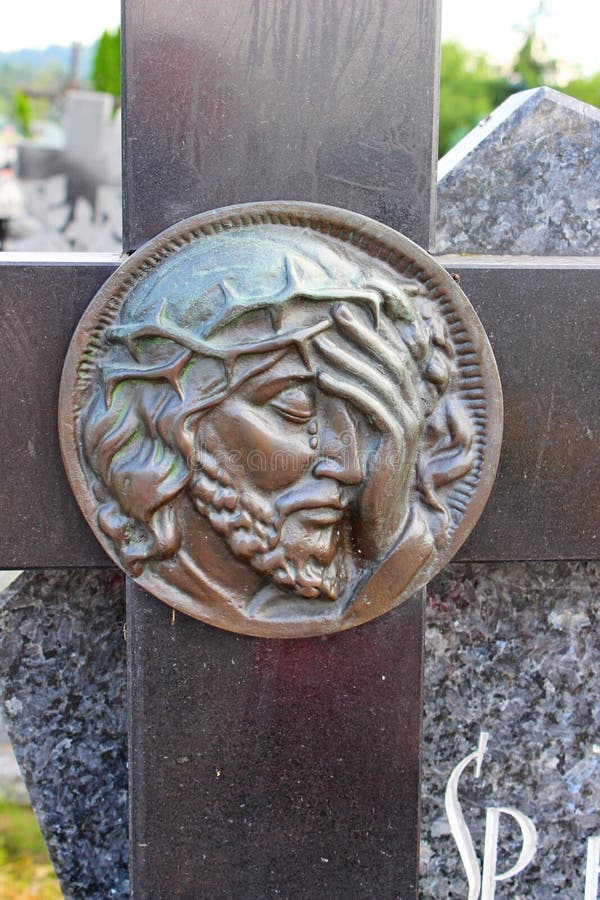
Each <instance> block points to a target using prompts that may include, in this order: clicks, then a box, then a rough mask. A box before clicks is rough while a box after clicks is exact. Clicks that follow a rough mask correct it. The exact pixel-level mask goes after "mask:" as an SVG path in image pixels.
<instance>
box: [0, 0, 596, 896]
mask: <svg viewBox="0 0 600 900" xmlns="http://www.w3.org/2000/svg"><path fill="white" fill-rule="evenodd" d="M437 7H438V4H436V3H435V2H427V3H423V2H419V0H387V2H379V3H371V2H367V0H332V2H328V3H326V2H321V0H317V2H314V3H312V2H311V3H306V2H304V0H295V2H291V3H283V2H280V0H266V2H265V3H250V2H249V0H248V2H246V0H242V2H239V3H233V2H232V3H228V4H222V3H220V2H218V0H205V2H203V3H202V4H197V3H194V2H193V0H171V2H169V3H164V2H161V0H129V2H126V3H125V12H124V19H125V30H124V60H125V77H124V85H125V93H124V121H125V133H124V213H123V215H124V246H125V250H126V252H130V251H132V250H133V249H135V248H136V247H138V246H139V245H140V244H141V243H143V242H144V241H145V240H146V239H147V238H149V237H151V236H152V235H153V234H155V233H156V232H158V231H160V230H161V229H162V228H164V227H166V226H167V225H169V224H171V223H172V222H175V221H176V220H178V219H181V218H183V217H185V216H188V215H191V214H193V213H195V212H197V211H199V210H203V209H209V208H212V207H217V206H224V205H227V204H230V203H238V202H243V201H250V200H255V199H279V198H286V199H304V200H310V201H317V202H321V203H328V204H332V205H336V206H341V207H346V208H348V209H353V210H356V211H358V212H361V213H364V214H366V215H369V216H372V217H373V218H376V219H379V220H381V221H383V222H385V223H387V224H389V225H391V226H393V227H395V228H397V229H398V230H400V231H402V232H404V233H405V234H407V235H408V236H409V237H411V238H413V239H414V240H416V241H417V242H419V243H421V244H422V245H425V246H427V245H428V244H429V240H430V235H431V233H432V226H433V222H434V208H433V202H432V198H433V196H434V179H433V177H432V176H433V169H434V164H435V156H434V148H435V144H436V139H435V138H436V123H437V116H436V109H435V107H436V97H437V87H436V86H437V52H438V46H437V35H438V30H439V29H438V8H437ZM441 261H442V263H443V264H444V265H446V267H447V268H449V269H450V271H452V272H455V273H457V274H458V275H460V277H461V284H462V286H463V287H464V290H465V292H466V293H467V295H468V296H469V298H470V300H471V301H472V303H473V304H474V306H475V308H476V309H477V312H478V314H479V316H480V318H481V319H482V321H483V323H484V325H485V327H486V329H487V331H488V334H489V336H490V338H491V341H492V344H493V346H494V350H495V353H496V357H497V360H498V363H499V367H500V372H501V377H502V379H503V384H504V391H505V403H506V430H505V443H504V451H503V458H502V463H501V469H500V473H499V476H498V481H497V485H496V488H495V490H494V493H493V495H492V498H491V500H490V502H489V504H488V508H487V510H486V513H485V514H484V517H483V519H482V520H481V522H480V524H479V525H478V527H477V529H476V531H475V532H474V534H473V535H472V537H471V539H470V540H469V541H468V543H467V544H466V545H465V547H464V548H463V550H462V551H461V554H460V558H461V559H464V560H501V559H560V558H577V559H582V558H585V557H586V556H593V555H594V552H595V543H594V541H595V535H594V533H593V518H592V512H593V504H591V503H590V496H591V493H590V488H591V487H593V486H590V485H589V483H588V480H587V479H586V471H587V469H588V466H589V465H590V464H591V459H592V454H593V453H594V449H595V445H596V442H595V441H594V440H593V437H594V433H593V432H592V431H591V429H592V428H593V402H594V399H595V398H594V397H593V396H592V394H591V391H590V389H589V380H588V379H589V377H590V373H591V372H592V370H593V359H592V356H591V350H590V348H589V342H588V341H587V340H586V336H587V333H588V330H589V327H590V321H591V314H592V310H591V304H592V301H593V300H594V299H595V296H596V294H597V292H598V268H597V266H595V265H594V263H593V262H590V261H589V260H587V259H586V260H583V259H577V258H573V257H571V258H561V259H548V258H544V259H535V258H518V259H516V258H489V257H477V258H468V257H460V258H441ZM118 262H119V260H118V259H116V258H114V257H107V256H101V255H93V254H85V255H65V256H56V257H54V258H48V257H37V258H36V256H35V255H28V256H27V257H22V256H19V255H18V254H13V255H10V254H3V255H2V256H0V271H1V283H0V296H1V300H2V319H1V323H0V327H1V328H2V332H3V347H4V352H3V354H2V378H1V380H0V390H1V392H2V410H3V417H4V418H3V426H4V427H3V440H2V443H1V449H0V454H1V457H0V459H1V472H2V476H1V477H2V481H3V486H4V503H3V505H2V513H1V515H2V520H1V528H2V531H1V533H2V542H1V543H2V553H1V556H0V567H2V568H34V567H50V566H61V567H88V566H108V565H111V563H110V562H109V560H108V559H107V558H106V557H105V556H104V554H103V552H102V550H101V549H100V548H99V546H98V545H97V544H96V543H95V540H94V538H93V536H92V534H91V532H90V531H89V529H88V528H87V526H86V524H85V523H84V521H83V519H82V517H81V515H80V513H79V511H78V509H77V507H76V505H75V501H74V499H73V498H72V495H71V492H70V490H69V488H68V485H67V483H66V478H65V475H64V472H63V468H62V463H61V460H60V454H59V450H58V440H57V432H56V421H55V420H56V405H57V393H58V384H59V380H60V371H61V366H62V361H63V359H64V355H65V353H66V348H67V344H68V341H69V338H70V336H71V334H72V332H73V329H74V327H75V325H76V323H77V321H78V319H79V317H80V315H81V313H82V312H83V310H84V308H85V307H86V305H87V303H88V302H89V300H90V299H91V297H92V296H93V294H94V293H95V292H96V290H97V289H98V288H99V286H100V285H101V284H102V283H103V281H104V280H105V279H106V278H107V277H108V275H109V274H110V273H111V272H112V271H113V270H114V269H115V267H116V266H117V265H118ZM532 397H533V398H534V401H533V403H532V402H531V398H532ZM525 410H527V414H525ZM590 434H591V435H592V437H590ZM596 436H597V433H596ZM541 447H543V448H544V453H543V459H544V460H548V459H549V460H551V463H550V465H547V463H546V464H545V466H544V470H543V471H539V466H538V467H537V468H536V460H540V459H541V458H542V456H541V455H540V448H541ZM526 472H533V473H534V475H535V477H534V478H529V479H525V478H524V477H523V473H526ZM422 609H423V606H422V597H415V598H413V600H412V601H409V602H408V603H406V604H405V605H404V606H402V607H400V608H398V609H396V610H395V611H394V612H392V613H390V614H388V615H386V616H385V617H383V618H381V619H378V620H376V621H374V622H372V623H370V624H368V625H365V626H363V627H361V628H359V629H355V630H353V631H350V632H346V633H343V634H339V635H337V636H335V637H328V638H323V639H311V640H302V641H268V640H262V639H253V638H246V637H240V636H236V635H232V634H228V633H225V632H221V631H217V630H216V629H212V628H210V627H208V626H205V625H202V624H201V623H199V622H197V621H194V620H191V619H186V618H184V617H183V616H181V615H176V616H173V614H172V611H171V610H170V609H169V608H168V607H166V606H164V605H163V604H161V603H159V602H158V601H156V600H154V599H153V598H152V597H150V596H148V595H146V594H145V593H144V592H143V591H141V590H140V589H139V588H137V587H136V586H135V585H134V584H133V583H130V584H129V586H128V647H129V666H130V668H129V671H130V760H131V805H132V817H131V850H132V853H131V857H132V879H133V890H134V892H135V895H136V896H138V897H140V898H144V900H150V898H171V897H186V898H197V897H240V898H241V897H244V898H246V897H263V896H282V897H314V896H324V897H332V898H333V897H348V896H352V897H354V896H357V897H359V896H360V897H375V896H376V897H382V898H383V897H390V898H392V897H400V898H408V897H413V896H415V892H416V881H417V856H418V853H417V851H418V839H419V827H418V823H419V812H418V811H419V802H418V801H419V741H420V720H421V698H420V691H421V688H420V684H421V642H422ZM449 714H451V711H449Z"/></svg>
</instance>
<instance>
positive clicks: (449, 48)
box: [439, 43, 514, 156]
mask: <svg viewBox="0 0 600 900" xmlns="http://www.w3.org/2000/svg"><path fill="white" fill-rule="evenodd" d="M513 91H514V87H513V86H512V85H511V84H510V83H509V81H508V80H507V79H506V78H504V77H503V76H502V75H501V74H500V73H499V72H498V71H497V70H496V69H494V67H493V66H491V65H490V64H489V63H488V61H487V60H486V58H485V57H484V56H477V55H474V54H472V53H470V52H469V51H468V50H465V48H464V47H462V46H461V45H460V44H456V43H447V44H443V45H442V64H441V83H440V135H439V140H440V156H443V155H444V153H446V152H447V151H448V150H449V149H450V148H451V147H453V146H454V144H456V143H457V142H458V141H459V140H460V139H461V138H463V137H464V136H465V135H466V134H468V132H469V131H470V130H471V129H472V128H474V127H475V125H477V123H478V122H480V121H481V120H482V119H483V118H484V117H485V116H487V115H489V113H491V112H492V110H493V109H495V108H496V106H499V104H500V103H502V102H503V101H504V100H506V98H507V97H508V96H509V94H512V93H513Z"/></svg>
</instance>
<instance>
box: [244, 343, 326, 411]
mask: <svg viewBox="0 0 600 900" xmlns="http://www.w3.org/2000/svg"><path fill="white" fill-rule="evenodd" d="M315 374H316V373H315V369H314V367H313V366H312V365H310V363H309V364H308V365H307V363H306V362H305V361H304V360H303V359H302V357H301V356H300V354H299V353H298V351H297V350H296V349H295V347H290V348H289V350H288V351H287V352H286V353H285V355H284V356H282V357H281V358H280V359H278V360H276V362H274V363H273V365H272V366H270V367H269V368H268V369H265V370H264V371H262V372H259V373H258V374H256V375H252V376H251V377H250V378H248V379H247V380H246V381H245V382H244V384H242V385H240V387H239V388H238V389H237V391H236V393H237V394H240V395H242V396H245V397H248V398H251V399H258V400H260V395H261V393H262V392H263V391H267V392H268V393H269V394H273V393H274V392H276V391H277V390H285V388H286V387H289V386H291V385H294V384H299V383H310V382H311V381H313V380H314V378H315Z"/></svg>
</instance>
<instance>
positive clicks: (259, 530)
mask: <svg viewBox="0 0 600 900" xmlns="http://www.w3.org/2000/svg"><path fill="white" fill-rule="evenodd" d="M501 432H502V394H501V388H500V381H499V378H498V372H497V369H496V365H495V362H494V358H493V355H492V351H491V348H490V345H489V342H488V340H487V338H486V335H485V332H484V330H483V328H482V326H481V323H480V322H479V319H478V318H477V316H476V314H475V312H474V310H473V309H472V307H471V305H470V304H469V302H468V300H467V299H466V297H465V295H464V294H463V292H462V291H461V289H460V288H459V286H458V285H457V284H456V283H455V282H454V281H453V279H452V278H451V277H450V275H448V273H447V272H446V271H445V270H444V269H442V268H441V266H439V265H438V264H437V263H436V262H435V261H434V260H433V259H432V258H431V257H430V256H429V255H428V254H427V253H426V252H425V251H424V250H422V249H420V248H419V247H417V246H416V245H415V244H414V243H412V241H410V240H408V239H407V238H405V237H403V236H402V235H400V234H398V233H397V232H395V231H393V230H392V229H390V228H387V227H386V226H384V225H381V224H379V223H377V222H374V221H372V220H371V219H367V218H365V217H364V216H360V215H357V214H355V213H351V212H347V211H345V210H339V209H334V208H331V207H327V206H319V205H314V204H307V203H253V204H247V205H243V206H238V207H229V208H227V209H221V210H216V211H213V212H209V213H205V214H203V215H200V216H196V217H194V218H191V219H187V220H185V221H183V222H180V223H178V224H177V225H175V226H173V227H172V228H169V229H167V230H166V231H164V232H163V233H162V234H160V235H158V236H157V237H156V238H154V239H153V240H152V241H150V242H149V243H148V244H146V245H145V246H144V247H142V248H141V249H140V250H138V251H137V252H136V253H134V254H133V255H132V256H131V257H130V258H129V259H127V260H126V262H124V263H123V265H122V266H121V267H120V268H119V269H118V271H117V272H115V274H114V275H113V276H112V277H111V278H109V280H108V281H107V282H106V284H105V285H104V286H103V287H102V289H101V290H100V291H99V293H98V294H97V295H96V297H95V298H94V300H93V301H92V303H91V304H90V306H89V308H88V309H87V311H86V313H85V315H84V316H83V318H82V320H81V322H80V324H79V326H78V328H77V331H76V333H75V335H74V337H73V340H72V342H71V346H70V348H69V352H68V355H67V359H66V363H65V368H64V373H63V380H62V385H61V396H60V433H61V446H62V451H63V457H64V461H65V465H66V468H67V472H68V475H69V479H70V481H71V485H72V487H73V490H74V492H75V495H76V497H77V500H78V502H79V504H80V506H81V508H82V510H83V512H84V514H85V516H86V518H87V520H88V522H89V523H90V525H91V527H92V528H93V530H94V532H95V534H96V536H97V537H98V539H99V540H100V542H101V543H102V545H103V546H104V548H105V549H106V551H107V553H108V554H109V555H110V556H111V557H112V558H113V559H114V560H115V562H117V563H118V565H120V566H121V567H122V568H123V569H124V570H125V571H126V572H127V574H128V575H129V576H131V577H132V578H134V579H135V580H136V581H138V582H139V583H140V584H141V585H142V586H143V587H145V588H146V589H147V590H149V591H151V592H152V593H153V594H155V595H156V596H157V597H158V598H159V599H161V600H164V601H165V602H166V603H168V604H170V605H171V606H173V607H174V608H175V609H177V610H180V611H181V612H185V613H187V614H189V615H191V616H194V617H196V618H198V619H201V620H203V621H204V622H208V623H210V624H212V625H216V626H218V627H220V628H226V629H229V630H231V631H237V632H242V633H245V634H251V635H261V636H265V637H306V636H311V635H318V634H324V633H328V632H333V631H338V630H342V629H345V628H351V627H353V626H355V625H360V624H361V623H362V622H366V621H368V620H369V619H372V618H374V617H375V616H378V615H381V614H382V613H384V612H387V611H388V610H390V609H392V608H393V607H395V606H397V605H398V604H399V603H401V602H402V601H403V600H406V599H407V598H408V597H410V596H411V595H412V594H413V593H414V592H415V590H416V589H417V588H419V587H421V586H422V585H424V584H425V583H426V582H427V581H428V580H429V579H430V578H431V577H432V576H433V575H435V574H436V572H438V571H439V570H440V569H441V568H442V566H444V565H445V564H446V563H447V562H448V561H449V560H450V559H451V558H452V557H453V556H454V554H455V553H456V551H457V550H458V548H459V547H460V545H461V544H462V543H463V541H464V540H465V538H466V537H467V535H468V534H469V532H470V531H471V529H472V528H473V526H474V524H475V522H476V521H477V518H478V517H479V515H480V513H481V510H482V508H483V506H484V504H485V501H486V500H487V497H488V495H489V492H490V489H491V486H492V483H493V480H494V475H495V471H496V465H497V461H498V454H499V449H500V439H501Z"/></svg>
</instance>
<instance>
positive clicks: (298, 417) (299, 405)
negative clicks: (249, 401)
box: [269, 386, 315, 424]
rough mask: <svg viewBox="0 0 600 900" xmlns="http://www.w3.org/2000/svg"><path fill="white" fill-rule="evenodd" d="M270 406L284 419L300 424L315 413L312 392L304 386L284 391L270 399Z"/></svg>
mask: <svg viewBox="0 0 600 900" xmlns="http://www.w3.org/2000/svg"><path fill="white" fill-rule="evenodd" d="M269 406H271V407H272V408H273V409H275V410H276V411H277V412H278V413H279V415H280V416H283V418H284V419H287V420H288V421H290V422H297V423H298V424H301V423H304V422H308V421H309V420H310V419H312V418H313V416H314V414H315V405H314V401H313V398H312V395H311V392H310V391H308V390H307V389H306V388H305V387H303V386H302V387H294V388H289V389H288V390H285V391H282V392H281V393H280V394H277V396H276V397H274V398H273V399H272V400H271V401H270V403H269Z"/></svg>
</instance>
